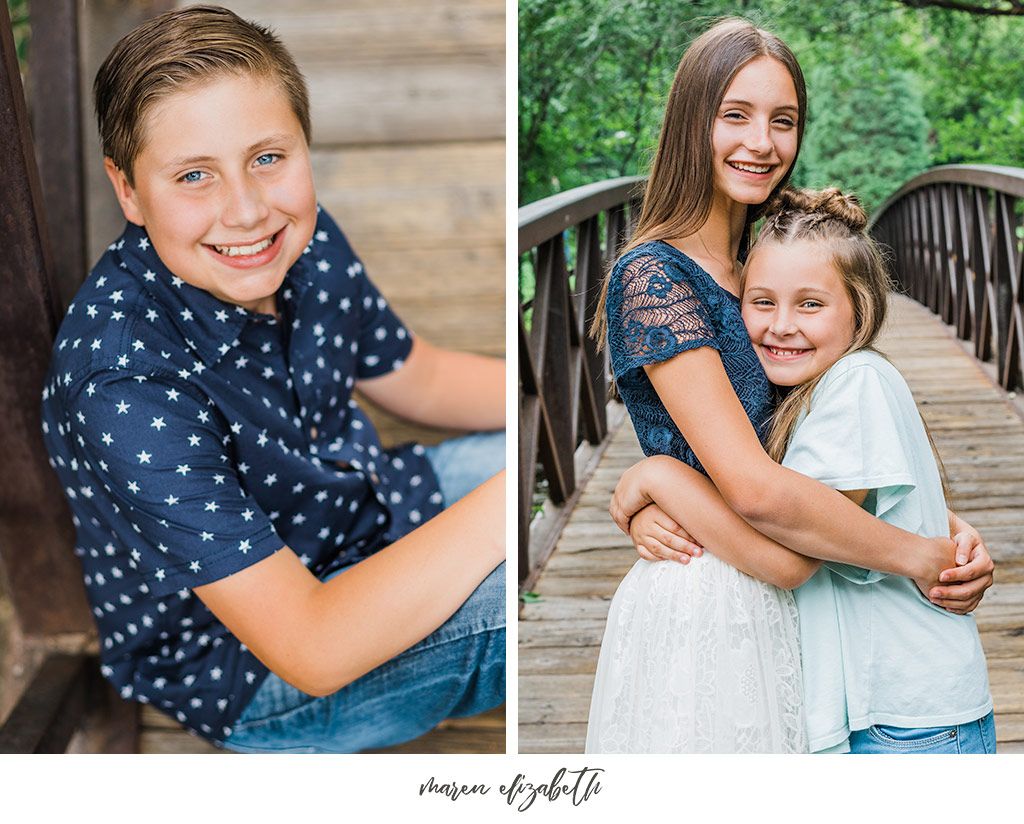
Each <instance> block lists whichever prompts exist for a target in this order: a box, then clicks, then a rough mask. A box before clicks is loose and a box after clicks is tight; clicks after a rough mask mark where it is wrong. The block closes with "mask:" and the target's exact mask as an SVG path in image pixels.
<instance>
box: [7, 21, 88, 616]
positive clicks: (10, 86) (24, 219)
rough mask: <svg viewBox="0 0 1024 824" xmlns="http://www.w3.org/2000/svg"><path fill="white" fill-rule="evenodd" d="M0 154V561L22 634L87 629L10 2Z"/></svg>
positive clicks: (37, 198)
mask: <svg viewBox="0 0 1024 824" xmlns="http://www.w3.org/2000/svg"><path fill="white" fill-rule="evenodd" d="M0 146H3V147H4V151H3V152H0V181H2V183H0V185H2V187H3V196H2V197H0V248H2V249H3V250H4V253H3V255H0V295H3V300H0V455H3V467H4V471H3V472H2V473H0V560H2V562H3V566H4V569H5V571H6V575H7V583H8V590H9V592H10V597H11V601H12V603H13V605H14V609H15V612H16V614H17V618H18V622H19V624H20V626H21V628H22V630H23V631H25V632H27V633H57V632H72V631H81V630H86V629H89V628H90V627H91V626H92V621H91V618H90V615H89V610H88V606H87V604H86V599H85V590H84V587H83V586H82V579H81V570H80V568H79V564H78V561H77V559H76V558H75V556H74V553H73V552H72V546H73V542H74V531H73V528H72V524H71V519H70V514H69V511H68V508H67V504H66V503H65V501H64V495H63V492H62V491H61V488H60V484H59V483H58V481H57V477H56V475H55V474H54V473H53V472H52V470H51V469H50V467H49V464H48V460H47V456H46V451H45V449H44V447H43V438H42V432H41V430H40V419H39V405H40V398H41V393H42V387H43V376H44V374H45V372H46V369H47V366H48V364H49V361H50V350H51V348H52V346H53V340H54V336H55V334H56V330H57V325H58V322H59V317H60V312H59V302H58V299H57V296H56V293H55V290H54V288H53V280H52V262H51V259H50V255H49V251H48V250H49V238H48V235H47V229H46V224H45V220H44V218H43V209H42V192H41V189H40V184H39V177H38V172H37V169H36V162H35V158H34V156H33V153H32V141H31V134H30V131H29V124H28V113H27V111H26V107H25V99H24V94H23V91H22V86H21V75H20V73H19V71H18V62H17V56H16V54H15V51H14V37H13V35H12V32H11V21H10V16H9V13H8V11H7V6H6V4H4V5H3V9H2V10H0Z"/></svg>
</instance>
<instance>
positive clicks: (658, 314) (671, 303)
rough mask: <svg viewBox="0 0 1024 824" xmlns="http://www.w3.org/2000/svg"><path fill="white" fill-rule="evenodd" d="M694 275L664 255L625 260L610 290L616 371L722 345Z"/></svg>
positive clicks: (610, 311)
mask: <svg viewBox="0 0 1024 824" xmlns="http://www.w3.org/2000/svg"><path fill="white" fill-rule="evenodd" d="M693 275H694V273H692V272H687V271H686V270H685V269H684V268H682V267H681V266H679V265H678V264H676V263H674V262H672V261H670V260H667V259H665V258H663V257H661V256H659V255H656V254H651V253H646V252H645V253H642V254H639V255H636V256H626V257H624V258H623V259H622V260H620V261H619V262H618V263H617V264H616V266H615V270H614V271H613V273H612V284H611V287H610V289H609V294H608V329H609V346H610V349H611V355H612V367H613V369H614V370H615V373H616V374H623V373H624V372H625V371H626V370H629V369H635V368H638V367H642V366H644V365H646V364H651V363H660V362H662V361H666V360H668V359H670V358H672V357H674V356H675V355H678V354H679V353H680V352H685V351H687V350H689V349H696V348H698V347H701V346H713V347H714V348H716V349H717V348H718V345H717V341H716V336H715V330H714V326H713V325H712V322H711V318H710V316H709V314H708V308H707V307H706V306H705V304H704V302H703V300H702V299H701V297H700V296H699V295H698V294H697V293H696V292H695V291H694V288H693V286H692V284H691V282H690V278H691V277H692V276H693Z"/></svg>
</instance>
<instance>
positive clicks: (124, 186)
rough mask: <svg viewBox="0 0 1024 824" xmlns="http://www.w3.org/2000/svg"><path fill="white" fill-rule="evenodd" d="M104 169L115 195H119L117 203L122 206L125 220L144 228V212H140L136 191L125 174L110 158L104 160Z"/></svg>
mask: <svg viewBox="0 0 1024 824" xmlns="http://www.w3.org/2000/svg"><path fill="white" fill-rule="evenodd" d="M103 168H104V170H105V171H106V173H107V177H109V178H110V182H111V184H112V185H113V187H114V194H116V195H117V202H118V203H120V204H121V211H122V212H124V216H125V218H127V219H128V221H130V222H131V223H134V224H135V225H137V226H142V225H143V222H142V212H141V211H139V204H138V201H137V200H136V199H135V189H133V188H132V185H131V184H130V183H129V182H128V178H127V177H126V176H125V173H124V172H123V171H121V169H119V168H118V167H117V166H116V165H114V161H113V160H112V159H111V158H109V157H105V158H103Z"/></svg>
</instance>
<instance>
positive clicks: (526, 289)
mask: <svg viewBox="0 0 1024 824" xmlns="http://www.w3.org/2000/svg"><path fill="white" fill-rule="evenodd" d="M642 181H643V178H641V177H625V178H616V179H614V180H608V181H603V182H601V183H594V184H590V185H588V186H581V187H579V188H577V189H572V190H571V191H568V192H563V193H560V194H558V195H554V196H553V197H549V198H545V199H544V200H540V201H537V202H536V203H531V204H529V205H527V206H523V207H521V208H520V209H519V252H518V254H519V271H520V291H519V468H518V469H519V515H518V526H519V530H518V532H519V582H520V586H521V587H524V588H525V587H528V586H529V584H530V583H531V581H532V580H533V578H534V577H535V576H536V574H537V572H538V571H539V569H540V568H541V567H542V566H543V564H544V562H545V561H546V560H547V558H548V557H549V556H550V554H551V550H552V549H553V548H554V544H555V541H556V540H557V539H558V535H559V534H560V533H561V531H562V527H563V526H564V525H565V521H566V520H567V518H568V515H569V513H570V512H571V511H572V507H573V506H574V504H575V502H576V500H577V498H578V497H579V493H580V490H581V488H582V484H583V482H584V481H585V478H582V477H580V472H579V471H578V467H577V452H578V450H577V447H578V446H579V445H580V444H581V443H582V442H586V443H587V444H590V445H591V446H592V447H595V448H597V449H601V448H602V447H603V445H605V443H606V441H607V439H608V434H609V428H608V417H607V411H606V405H607V401H608V396H609V370H608V365H607V355H606V353H605V352H604V351H603V350H602V349H598V347H597V346H596V344H595V342H594V340H593V339H592V338H591V337H589V335H588V334H587V331H588V330H589V328H590V325H591V323H592V322H593V319H594V312H595V310H596V307H597V301H598V297H599V295H600V291H601V280H602V278H603V276H604V274H605V272H606V271H607V268H608V266H609V264H610V263H611V262H612V261H613V260H614V256H615V253H616V250H617V249H618V248H619V247H620V246H621V244H622V243H623V242H624V241H625V240H626V239H627V237H628V234H629V231H630V225H631V221H630V216H631V214H632V212H633V210H634V208H635V206H636V205H637V204H638V202H639V201H638V197H639V184H640V183H641V182H642ZM531 281H532V284H531ZM538 482H540V487H541V488H542V489H543V488H544V487H545V485H546V490H545V491H546V502H545V503H544V504H543V506H541V505H540V503H539V502H538V498H541V497H543V496H541V495H538V494H537V492H536V490H537V488H538ZM538 511H541V512H542V513H543V515H542V517H534V516H535V515H536V514H537V512H538Z"/></svg>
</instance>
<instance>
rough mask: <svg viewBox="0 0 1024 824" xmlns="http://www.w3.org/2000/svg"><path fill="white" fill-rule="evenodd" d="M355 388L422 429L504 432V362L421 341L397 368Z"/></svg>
mask: <svg viewBox="0 0 1024 824" xmlns="http://www.w3.org/2000/svg"><path fill="white" fill-rule="evenodd" d="M356 388H357V389H358V390H359V391H360V392H362V393H363V394H364V395H366V397H368V398H369V399H370V400H371V401H373V402H374V403H375V404H377V405H378V406H380V407H382V408H384V409H385V410H387V411H388V412H391V413H393V414H395V415H398V416H400V417H402V418H405V419H407V420H410V421H413V422H415V423H419V424H423V425H425V426H435V427H441V428H445V429H472V430H492V429H504V427H505V361H504V360H500V359H498V358H489V357H485V356H483V355H475V354H472V353H469V352H455V351H452V350H450V349H440V348H438V347H436V346H433V345H431V344H429V343H427V342H426V341H425V340H423V339H422V338H419V337H414V338H413V342H412V351H411V352H410V353H409V356H408V357H407V358H406V359H405V363H404V364H403V365H402V366H401V367H400V368H398V369H396V370H395V371H394V372H389V373H387V374H386V375H381V376H380V377H376V378H368V379H364V380H361V381H357V382H356Z"/></svg>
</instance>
